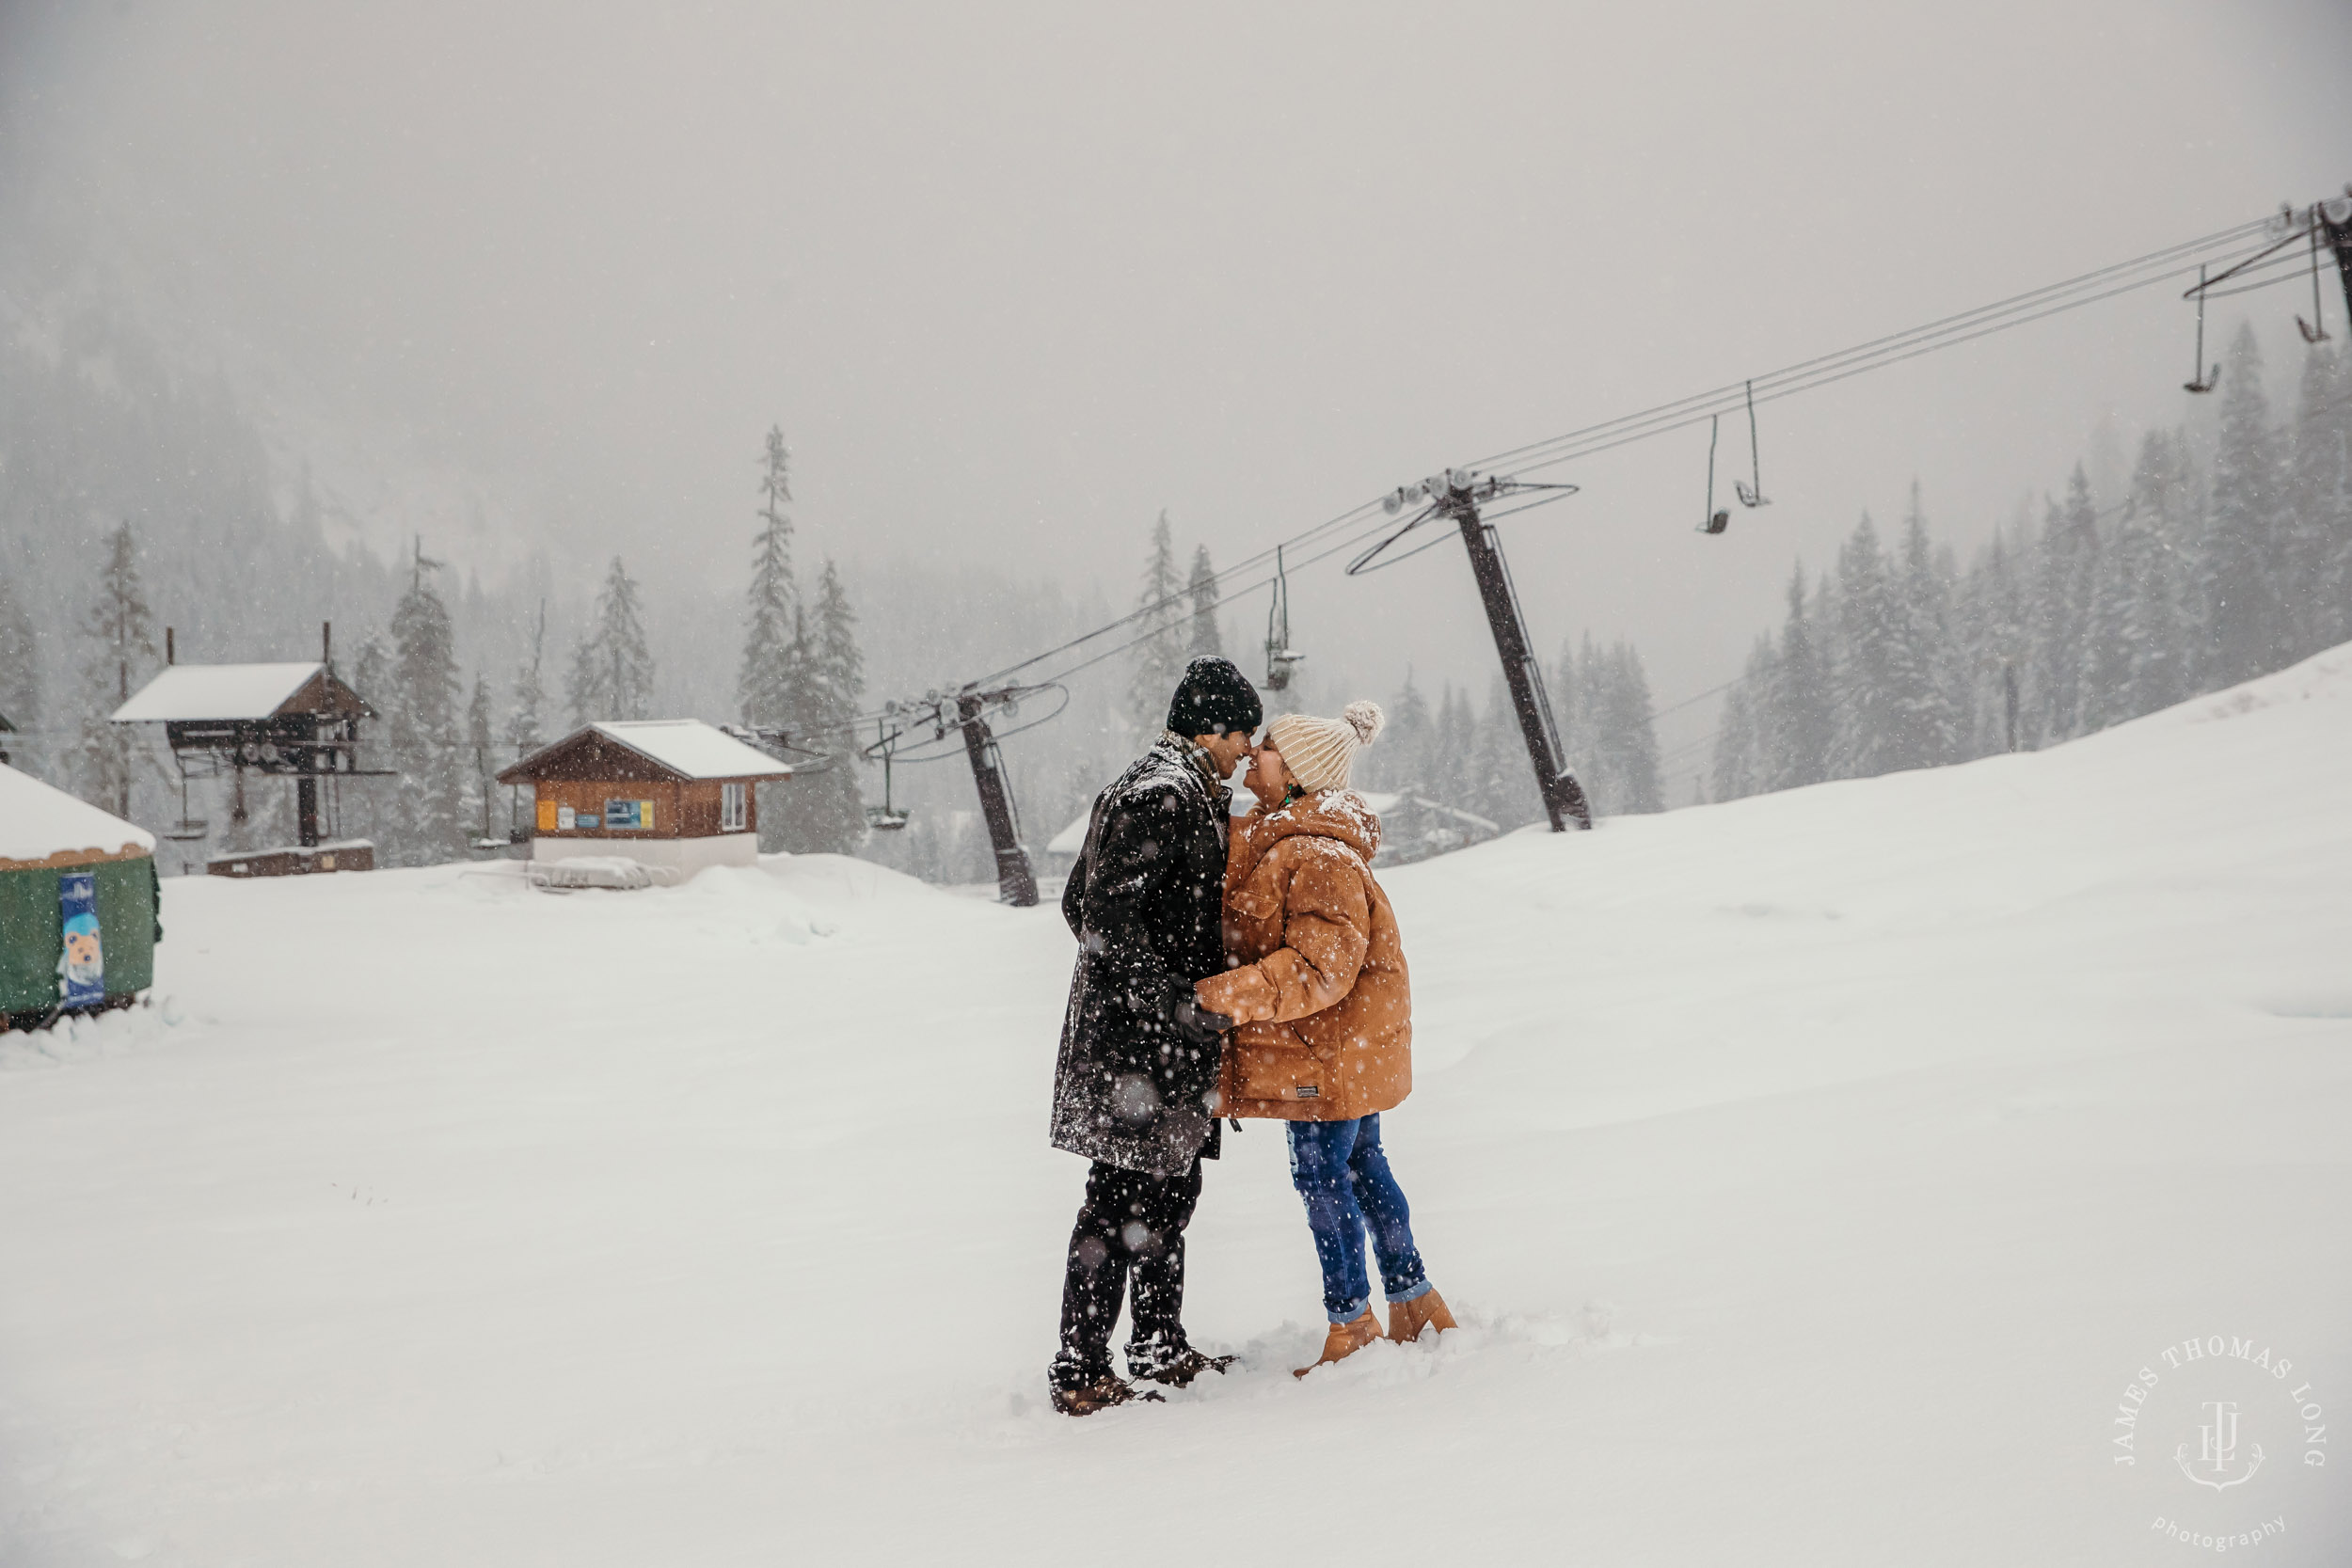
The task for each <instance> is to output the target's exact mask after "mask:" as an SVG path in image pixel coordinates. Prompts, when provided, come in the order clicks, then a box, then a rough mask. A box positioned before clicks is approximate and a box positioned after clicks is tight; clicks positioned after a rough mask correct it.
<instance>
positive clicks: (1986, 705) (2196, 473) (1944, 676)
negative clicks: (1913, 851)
mask: <svg viewBox="0 0 2352 1568" xmlns="http://www.w3.org/2000/svg"><path fill="white" fill-rule="evenodd" d="M2344 367H2345V360H2344V356H2343V355H2341V354H2340V353H2337V352H2335V351H2333V350H2331V349H2328V348H2325V347H2320V348H2313V349H2312V351H2311V352H2310V353H2309V354H2308V355H2307V356H2306V357H2305V359H2304V362H2303V374H2302V382H2301V387H2300V391H2299V396H2298V400H2297V408H2296V414H2295V416H2294V418H2293V419H2292V420H2289V421H2288V422H2286V423H2284V424H2278V423H2274V421H2273V420H2272V417H2271V412H2270V407H2269V402H2268V399H2267V397H2266V395H2265V392H2264V389H2263V367H2262V355H2261V350H2260V348H2259V347H2258V345H2257V344H2256V342H2255V340H2254V335H2253V332H2252V329H2251V328H2250V327H2241V328H2240V329H2239V331H2238V333H2237V335H2236V337H2235V339H2234V341H2233V344H2232V347H2231V350H2230V355H2229V358H2228V361H2227V364H2226V366H2225V369H2224V372H2223V380H2222V388H2221V392H2220V400H2221V401H2220V409H2219V426H2218V431H2217V436H2216V439H2215V443H2214V450H2213V452H2212V455H2211V457H2210V459H2209V460H2201V459H2200V457H2199V455H2198V454H2197V452H2196V451H2195V450H2194V448H2193V446H2192V443H2191V441H2190V439H2189V437H2188V436H2187V435H2186V434H2185V432H2180V431H2173V432H2166V431H2151V432H2149V433H2148V434H2147V435H2146V436H2145V437H2144V438H2143V439H2142V440H2141V442H2140V446H2139V451H2138V454H2137V462H2136V463H2135V465H2134V467H2133V469H2132V472H2131V475H2130V479H2129V482H2128V486H2127V490H2126V493H2125V494H2124V496H2123V497H2122V499H2121V500H2119V501H2117V502H2115V503H2114V504H2112V505H2110V506H2108V507H2106V508H2104V509H2101V508H2099V507H2097V506H2096V505H2095V504H2094V501H2093V498H2092V496H2091V492H2090V481H2089V480H2088V478H2087V477H2086V476H2085V474H2084V472H2083V470H2082V468H2081V467H2080V466H2077V467H2076V468H2075V470H2074V476H2073V478H2072V479H2071V480H2070V481H2069V482H2068V484H2067V487H2066V495H2065V498H2064V499H2062V500H2059V499H2052V500H2050V501H2049V502H2047V503H2046V506H2045V509H2044V513H2043V515H2042V519H2041V521H2040V524H2039V526H2038V527H2036V526H2033V525H2031V524H2030V523H2029V522H2027V521H2026V520H2025V519H2020V520H2019V522H2018V523H2016V524H2015V525H2013V526H2011V527H2009V528H2006V529H2003V530H2001V531H1998V532H1996V533H1995V535H1994V538H1993V539H1992V540H1991V541H1990V542H1989V543H1988V544H1987V545H1986V546H1984V547H1983V548H1982V549H1981V550H1979V552H1978V553H1977V555H1976V557H1975V558H1974V559H1973V560H1972V561H1971V562H1970V563H1969V565H1968V567H1967V569H1966V570H1965V571H1960V570H1958V569H1956V567H1955V564H1954V562H1953V560H1952V557H1951V553H1950V552H1949V550H1948V549H1944V548H1939V547H1938V546H1936V545H1935V543H1934V541H1933V538H1932V536H1931V531H1930V530H1929V527H1928V522H1927V518H1926V516H1925V515H1924V512H1923V509H1922V507H1921V505H1920V500H1919V495H1918V488H1917V486H1916V485H1915V486H1913V490H1912V498H1911V504H1910V507H1909V509H1908V511H1907V513H1906V515H1905V516H1904V519H1903V527H1902V531H1901V535H1900V538H1899V540H1897V541H1896V542H1894V543H1893V544H1892V545H1883V544H1882V543H1881V541H1880V537H1879V532H1878V530H1877V528H1876V526H1875V525H1873V523H1872V522H1871V520H1870V519H1869V517H1868V516H1867V515H1865V516H1864V517H1863V519H1862V521H1861V522H1860V523H1859V524H1858V525H1857V526H1856V527H1855V529H1854V531H1853V533H1852V534H1851V536H1850V537H1849V538H1848V539H1847V541H1846V543H1845V544H1844V546H1841V547H1840V549H1839V550H1838V555H1837V562H1836V568H1835V570H1834V571H1830V572H1824V573H1822V574H1821V576H1820V578H1816V579H1813V580H1812V581H1811V582H1810V583H1808V581H1807V579H1806V577H1805V574H1804V569H1803V567H1802V566H1800V567H1799V568H1798V570H1797V571H1796V573H1795V574H1794V575H1793V576H1792V577H1791V578H1790V579H1789V583H1788V610H1787V614H1786V618H1785V620H1784V621H1783V623H1782V626H1781V629H1780V631H1779V633H1778V635H1777V636H1773V635H1769V634H1768V635H1766V636H1763V637H1759V638H1758V639H1757V641H1756V645H1755V647H1754V649H1753V650H1752V651H1751V653H1750V654H1749V657H1748V661H1747V668H1746V670H1745V672H1744V673H1743V674H1742V675H1741V677H1740V680H1739V682H1738V684H1736V685H1735V686H1734V687H1733V688H1732V689H1731V691H1730V694H1729V696H1728V697H1727V698H1726V699H1725V702H1724V718H1723V723H1722V726H1721V728H1720V729H1719V730H1718V732H1717V734H1716V738H1715V754H1714V770H1713V777H1712V781H1711V783H1712V793H1713V795H1714V797H1715V798H1716V799H1718V800H1730V799H1733V798H1735V797H1739V796H1743V795H1754V794H1756V793H1759V792H1761V791H1765V790H1773V789H1789V788H1794V787H1797V786H1799V785H1802V784H1816V783H1819V782H1820V781H1822V780H1824V779H1845V778H1866V777H1869V776H1871V775H1874V774H1879V773H1888V772H1893V771H1896V770H1898V769H1901V768H1932V767H1936V766H1939V765H1941V764H1944V763H1950V762H1963V761H1966V760H1968V759H1970V758H1972V757H1980V756H1985V755H1988V754H1990V753H1992V752H2002V751H2009V750H2022V751H2030V750H2034V749H2036V748H2039V747H2043V746H2051V745H2056V744H2057V743H2058V742H2060V741H2063V740H2070V739H2073V738H2074V737H2075V736H2083V735H2089V734H2090V733H2092V732H2093V731H2096V730H2101V729H2105V728H2106V727H2107V726H2108V725H2110V724H2119V723H2122V721H2125V720H2127V719H2134V718H2137V717H2138V716H2139V715H2141V714H2144V713H2151V712H2153V711H2155V710H2156V709H2158V708H2162V707H2166V706H2169V705H2171V704H2174V703H2177V702H2180V701H2183V700H2184V699H2185V698H2188V697H2192V696H2195V695H2197V694H2199V693H2201V692H2205V691H2212V690H2216V689H2219V688H2221V687H2226V686H2231V685H2234V684H2235V683H2237V682H2239V681H2242V680H2246V679H2249V677H2251V676H2254V675H2259V674H2262V673H2265V672H2267V671H2271V670H2275V669H2278V668H2280V667H2281V666H2283V665H2286V664H2289V663H2292V662H2294V661H2295V660H2296V659H2298V658H2301V657H2305V656H2306V655H2309V654H2312V653H2314V652H2316V651H2318V650H2320V649H2322V648H2326V647H2329V646H2332V645H2333V644H2335V643H2337V642H2341V641H2344V640H2345V639H2346V638H2347V637H2352V375H2347V373H2346V371H2345V368H2344Z"/></svg>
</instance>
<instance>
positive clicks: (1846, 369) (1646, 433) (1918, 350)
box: [1518, 275, 2176, 473]
mask: <svg viewBox="0 0 2352 1568" xmlns="http://www.w3.org/2000/svg"><path fill="white" fill-rule="evenodd" d="M2167 276H2176V275H2167ZM2163 281H2165V277H2147V278H2141V279H2139V280H2137V281H2135V282H2130V283H2124V284H2122V285H2120V286H2118V287H2116V288H2114V289H2110V290H2108V291H2106V293H2098V294H2092V295H2090V296H2087V297H2085V298H2081V299H2074V300H2068V301H2066V302H2064V303H2062V304H2058V305H2053V306H2051V307H2049V308H2048V309H2043V310H2039V311H2036V312H2035V313H2033V314H2031V315H2027V316H2018V317H2014V318H2011V319H2009V320H2005V321H1998V322H1993V323H1990V324H1987V325H1983V326H1980V327H1979V328H1978V329H1977V330H1975V331H1973V332H1969V333H1966V334H1964V335H1962V336H1957V337H1950V338H1945V339H1941V340H1938V341H1932V342H1924V343H1920V344H1918V345H1917V346H1915V347H1913V348H1911V349H1909V350H1908V351H1906V352H1904V353H1901V354H1895V355H1890V356H1885V357H1883V358H1878V359H1874V360H1871V361H1868V362H1867V363H1861V364H1855V365H1851V366H1842V367H1837V368H1836V369H1835V370H1834V371H1832V372H1828V373H1823V374H1820V375H1819V376H1817V377H1812V378H1808V379H1805V380H1804V381H1800V382H1792V383H1788V384H1785V385H1782V386H1778V387H1775V388H1772V390H1770V391H1766V390H1763V389H1761V388H1759V389H1758V390H1757V392H1756V402H1758V403H1771V402H1776V401H1778V400H1779V399H1782V398H1788V397H1795V396H1797V395H1798V394H1799V393H1801V392H1810V391H1815V390H1818V389H1819V388H1823V387H1830V386H1835V385H1836V383H1838V382H1840V381H1846V380H1849V379H1851V378H1852V377H1854V376H1857V375H1865V374H1867V373H1869V372H1872V371H1880V370H1884V369H1886V368H1888V367H1889V366H1892V365H1899V364H1901V363H1903V362H1905V361H1906V360H1911V359H1916V358H1918V357H1920V356H1922V355H1928V354H1933V353H1935V352H1937V351H1938V350H1940V349H1947V348H1956V347H1958V346H1960V345H1961V344H1963V343H1968V342H1974V341H1976V340H1977V339H1979V338H1986V337H1990V336H1992V335H1993V334H1994V333H1996V332H2005V331H2007V330H2009V329H2010V327H2013V326H2024V325H2027V324H2028V323H2031V322H2037V321H2042V320H2045V319H2046V318H2048V317H2051V316H2056V315H2061V314H2063V313H2065V312H2066V311H2069V310H2074V309H2081V308H2082V307H2084V306H2086V305H2096V304H2098V303H2099V302H2101V301H2102V300H2107V299H2113V298H2115V297H2116V296H2117V295H2119V294H2123V293H2131V292H2132V291H2134V290H2137V289H2144V288H2147V287H2148V286H2149V285H2151V284H2153V283H2160V282H2163ZM1766 379H1767V378H1766V377H1763V376H1758V377H1756V380H1757V381H1758V382H1759V383H1761V382H1763V381H1765V380H1766ZM1733 399H1734V401H1733V402H1731V403H1728V404H1726V405H1725V406H1724V408H1722V409H1707V408H1700V409H1697V410H1694V411H1692V412H1691V413H1689V414H1687V415H1685V416H1683V417H1681V418H1678V419H1675V420H1671V421H1665V422H1660V423H1658V424H1655V425H1652V426H1650V427H1648V428H1645V429H1642V430H1634V431H1628V432H1625V433H1623V434H1620V435H1616V436H1613V437H1611V438H1609V439H1604V440H1594V441H1591V442H1588V443H1584V444H1581V445H1577V446H1573V447H1570V448H1567V449H1566V450H1564V451H1560V452H1558V453H1556V454H1553V455H1549V456H1544V457H1540V458H1538V459H1536V460H1535V461H1533V462H1525V463H1521V464H1519V465H1518V471H1520V472H1522V473H1527V472H1534V471H1536V470H1539V469H1543V468H1547V467H1552V466H1554V465H1556V464H1560V463H1567V462H1573V461H1575V460H1576V459H1578V458H1583V457H1592V456H1595V455H1597V454H1598V453H1600V452H1604V451H1613V450H1614V449H1616V448H1618V447H1622V446H1629V445H1631V444H1632V443H1634V442H1637V441H1645V440H1648V439H1650V438H1651V437H1652V436H1663V435H1666V434H1668V433H1670V432H1672V431H1677V430H1685V429H1688V428H1690V427H1691V426H1692V425H1695V424H1698V423H1701V422H1702V421H1704V420H1708V419H1711V418H1713V417H1714V416H1715V415H1716V414H1717V413H1726V412H1729V411H1730V410H1731V409H1732V408H1733V407H1736V406H1738V403H1737V392H1736V391H1735V392H1734V394H1733Z"/></svg>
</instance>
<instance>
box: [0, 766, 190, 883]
mask: <svg viewBox="0 0 2352 1568" xmlns="http://www.w3.org/2000/svg"><path fill="white" fill-rule="evenodd" d="M154 848H155V835H154V834H153V833H151V832H147V831H146V830H145V829H143V828H138V827H135V826H133V825H132V824H131V823H128V822H125V821H124V820H123V819H122V818H121V817H119V816H115V815H114V813H112V812H106V811H100V810H99V809H98V808H97V807H96V806H93V805H91V804H90V803H89V802H87V800H75V799H74V798H73V797H72V796H71V795H68V794H67V793H66V792H65V791H64V790H62V789H56V788H53V787H52V786H50V785H48V784H43V783H41V782H40V780H39V779H36V778H34V777H33V776H32V775H31V774H30V773H20V772H18V771H17V770H16V769H15V768H9V767H7V766H6V765H0V862H8V861H47V860H50V859H52V858H53V857H55V856H56V855H58V854H59V853H74V852H79V851H84V850H87V851H90V852H91V854H92V856H93V858H95V857H96V856H100V855H117V856H119V855H121V854H123V853H125V852H126V851H128V852H134V853H152V852H153V851H154Z"/></svg>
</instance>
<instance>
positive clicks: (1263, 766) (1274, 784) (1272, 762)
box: [1248, 740, 1291, 806]
mask: <svg viewBox="0 0 2352 1568" xmlns="http://www.w3.org/2000/svg"><path fill="white" fill-rule="evenodd" d="M1248 784H1249V793H1250V794H1252V795H1255V796H1256V797H1257V798H1258V799H1259V800H1263V801H1264V802H1265V803H1266V804H1267V805H1269V806H1279V805H1280V804H1281V803H1282V796H1283V794H1284V793H1285V792H1286V791H1288V790H1289V788H1290V785H1291V770H1290V769H1289V768H1285V767H1283V766H1282V753H1281V752H1278V751H1276V750H1275V749H1274V743H1273V742H1272V741H1270V740H1269V741H1267V742H1266V743H1265V744H1264V745H1263V746H1261V747H1259V748H1258V749H1257V750H1256V751H1255V752H1251V753H1250V756H1249V780H1248Z"/></svg>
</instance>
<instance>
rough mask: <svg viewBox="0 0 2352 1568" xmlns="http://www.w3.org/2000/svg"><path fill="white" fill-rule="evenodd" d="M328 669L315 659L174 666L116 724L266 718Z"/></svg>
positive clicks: (122, 709) (145, 689) (122, 708)
mask: <svg viewBox="0 0 2352 1568" xmlns="http://www.w3.org/2000/svg"><path fill="white" fill-rule="evenodd" d="M324 668H325V666H324V665H321V664H319V663H317V662H315V661H313V662H311V663H309V664H174V665H171V666H170V667H168V668H167V669H166V670H165V671H164V673H162V674H160V675H157V676H156V677H155V678H154V679H153V680H151V681H149V682H148V683H147V685H146V686H145V687H143V688H141V689H139V691H138V692H137V693H136V694H135V695H134V696H133V697H132V699H131V700H130V701H129V702H127V703H125V704H123V705H121V706H120V707H119V708H117V709H115V714H114V716H115V721H116V722H117V723H121V724H133V723H141V722H147V721H162V720H169V721H188V720H194V719H267V718H268V717H270V716H271V715H272V714H274V713H276V712H277V711H278V709H279V708H281V707H283V706H285V705H286V702H287V700H288V699H289V698H291V697H293V696H294V693H295V692H297V691H300V690H301V689H303V687H304V686H305V685H307V684H309V682H310V678H311V677H312V676H313V675H316V674H317V673H319V672H320V671H321V670H322V669H324Z"/></svg>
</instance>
